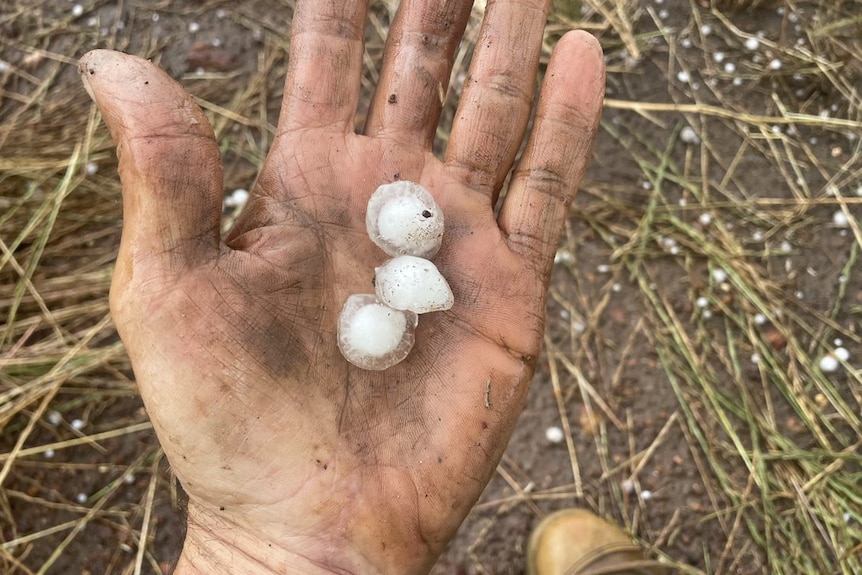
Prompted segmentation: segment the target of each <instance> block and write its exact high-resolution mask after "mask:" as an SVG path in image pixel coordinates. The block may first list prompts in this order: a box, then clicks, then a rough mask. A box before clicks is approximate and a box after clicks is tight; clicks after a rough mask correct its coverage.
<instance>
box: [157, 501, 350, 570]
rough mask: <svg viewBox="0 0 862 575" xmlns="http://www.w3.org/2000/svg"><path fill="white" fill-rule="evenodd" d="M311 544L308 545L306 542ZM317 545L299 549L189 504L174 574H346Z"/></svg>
mask: <svg viewBox="0 0 862 575" xmlns="http://www.w3.org/2000/svg"><path fill="white" fill-rule="evenodd" d="M310 547H311V546H310ZM322 556H323V554H322V551H321V550H320V549H313V548H311V549H309V551H308V554H305V553H303V552H302V551H295V550H293V549H287V548H285V547H284V546H283V545H278V544H276V543H275V542H272V541H267V540H266V539H263V538H260V537H257V536H255V535H253V534H251V533H249V532H248V531H247V530H245V529H244V528H242V527H240V526H238V525H237V524H236V523H234V522H232V521H230V520H227V519H224V518H221V517H216V516H213V515H212V514H209V513H206V512H202V511H200V510H197V509H196V508H195V507H194V506H193V505H191V504H190V505H189V512H188V529H187V532H186V538H185V542H184V543H183V550H182V553H181V555H180V558H179V561H178V562H177V567H176V569H175V571H174V575H222V574H224V575H269V574H273V575H275V574H278V575H284V574H286V573H303V574H306V573H307V574H308V575H331V574H333V573H335V574H338V575H350V574H351V573H353V571H351V570H349V569H345V568H343V567H341V566H339V565H337V564H335V563H331V564H330V562H329V560H328V559H323V560H321V559H320V558H319V557H322Z"/></svg>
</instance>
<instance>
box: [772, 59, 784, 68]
mask: <svg viewBox="0 0 862 575" xmlns="http://www.w3.org/2000/svg"><path fill="white" fill-rule="evenodd" d="M783 65H784V64H782V62H781V60H779V59H778V58H773V59H772V60H771V61H770V62H769V69H770V70H780V69H781V67H782V66H783Z"/></svg>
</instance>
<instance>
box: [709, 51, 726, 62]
mask: <svg viewBox="0 0 862 575" xmlns="http://www.w3.org/2000/svg"><path fill="white" fill-rule="evenodd" d="M712 59H713V61H714V62H715V63H716V64H721V63H722V62H724V52H716V53H715V54H713V55H712Z"/></svg>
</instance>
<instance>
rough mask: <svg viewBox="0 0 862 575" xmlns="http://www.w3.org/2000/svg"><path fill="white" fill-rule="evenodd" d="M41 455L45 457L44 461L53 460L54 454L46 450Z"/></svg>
mask: <svg viewBox="0 0 862 575" xmlns="http://www.w3.org/2000/svg"><path fill="white" fill-rule="evenodd" d="M42 455H44V456H45V459H53V458H54V455H56V452H55V451H54V450H53V449H46V450H45V452H44V453H43V454H42Z"/></svg>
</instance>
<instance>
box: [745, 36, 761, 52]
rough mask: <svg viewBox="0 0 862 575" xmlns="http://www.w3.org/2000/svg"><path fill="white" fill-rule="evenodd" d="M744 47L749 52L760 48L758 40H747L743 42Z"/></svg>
mask: <svg viewBox="0 0 862 575" xmlns="http://www.w3.org/2000/svg"><path fill="white" fill-rule="evenodd" d="M745 47H746V48H748V49H749V50H757V49H758V48H760V40H758V39H757V38H749V39H748V40H746V41H745Z"/></svg>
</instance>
